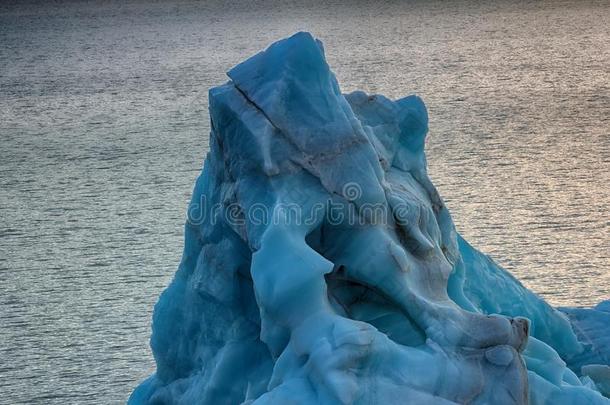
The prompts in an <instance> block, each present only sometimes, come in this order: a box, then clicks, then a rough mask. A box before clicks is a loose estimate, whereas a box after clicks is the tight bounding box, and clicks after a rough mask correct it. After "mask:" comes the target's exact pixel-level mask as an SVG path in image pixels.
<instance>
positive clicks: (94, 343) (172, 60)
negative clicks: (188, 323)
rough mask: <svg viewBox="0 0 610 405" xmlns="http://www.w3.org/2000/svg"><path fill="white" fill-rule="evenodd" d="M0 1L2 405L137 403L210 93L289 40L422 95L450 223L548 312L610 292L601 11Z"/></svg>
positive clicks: (384, 87)
mask: <svg viewBox="0 0 610 405" xmlns="http://www.w3.org/2000/svg"><path fill="white" fill-rule="evenodd" d="M320 3H322V4H318V5H316V4H306V3H303V2H295V3H294V4H287V3H286V2H282V5H277V4H276V5H275V6H272V5H268V4H267V5H264V4H255V5H251V6H248V7H245V6H227V5H220V4H212V3H209V2H208V3H206V4H200V3H187V2H179V3H178V2H174V3H172V2H163V3H153V4H147V3H146V2H139V3H138V2H127V3H125V2H121V3H118V2H117V3H108V2H106V3H103V4H96V3H88V4H80V3H74V4H64V5H47V6H41V5H36V4H30V5H26V4H23V3H22V4H21V5H19V6H17V5H8V4H7V3H6V2H3V3H2V5H0V171H1V172H0V393H1V395H0V403H6V404H15V403H40V404H52V403H57V404H64V403H90V404H110V403H121V402H124V401H125V399H126V398H127V396H128V395H129V393H130V390H131V389H132V388H133V387H134V385H135V384H136V383H137V382H138V381H139V380H141V379H142V378H143V377H145V376H146V375H148V374H149V373H151V372H152V371H153V369H154V363H153V360H152V356H151V354H150V351H149V348H148V338H149V334H150V317H151V311H152V308H153V305H154V303H155V301H156V299H157V296H158V295H159V293H160V292H161V291H162V289H163V288H164V286H166V285H167V283H168V282H169V280H170V278H171V277H172V275H173V273H174V271H175V269H176V266H177V264H178V262H179V260H180V255H181V246H182V225H183V222H184V212H185V209H186V205H187V201H188V199H189V195H190V191H191V187H192V185H193V182H194V180H195V178H196V176H197V174H198V172H199V170H200V167H201V163H202V160H203V157H204V154H205V152H206V150H207V148H208V131H209V124H208V115H207V106H208V105H207V90H208V88H209V87H211V86H214V85H217V84H220V83H223V82H224V81H225V80H227V78H226V76H225V74H224V72H225V71H226V70H227V69H228V68H230V67H232V66H233V65H234V64H236V63H238V62H239V61H241V60H242V59H244V57H246V56H248V55H250V54H252V53H254V52H256V51H258V50H260V49H262V48H264V47H265V46H266V45H268V44H269V43H270V42H272V41H273V40H276V39H278V38H281V37H284V36H287V35H289V34H291V33H293V32H295V31H297V30H303V29H305V30H310V31H312V32H313V33H314V34H315V35H316V36H318V37H320V38H321V39H322V40H323V41H324V43H325V47H326V52H327V57H328V60H329V62H330V64H331V66H332V67H333V68H334V70H335V72H336V73H337V76H338V78H339V81H340V83H341V84H342V86H343V90H344V91H351V90H355V89H363V90H365V91H367V92H373V93H374V92H379V93H383V94H386V95H388V96H391V97H399V96H402V95H406V94H411V93H417V94H419V95H421V96H422V97H423V98H424V99H425V100H426V102H427V104H428V108H429V112H430V116H431V123H430V128H431V136H430V141H429V145H428V156H429V166H430V172H431V175H432V177H433V179H434V181H435V183H436V185H437V186H438V188H439V189H440V191H441V193H442V194H443V196H444V197H445V199H446V201H447V204H448V205H449V207H450V209H451V210H452V212H453V215H454V218H455V221H456V224H457V226H458V228H459V230H460V231H461V232H462V233H463V234H464V235H465V236H466V238H467V239H468V240H470V241H471V242H472V243H473V244H474V245H475V246H477V247H479V248H480V249H482V250H483V251H485V252H488V253H490V254H491V255H492V256H493V257H494V258H495V259H496V260H497V261H498V262H499V263H501V264H502V265H504V266H505V267H506V268H507V269H509V270H510V271H511V272H513V273H514V274H515V275H516V276H518V277H519V278H520V279H521V280H522V281H523V282H524V283H525V284H526V285H527V286H528V287H530V288H532V289H533V290H534V291H536V292H538V293H540V294H541V295H542V296H544V297H545V298H546V299H547V300H549V301H550V302H551V303H552V304H555V305H578V306H584V305H590V304H594V303H596V302H597V301H599V300H601V299H603V298H609V297H610V238H609V236H608V235H609V234H610V232H609V230H610V216H609V213H610V187H609V184H610V128H609V127H610V121H609V117H610V89H609V81H610V80H609V79H610V74H609V66H610V50H609V47H608V43H610V33H609V28H608V27H609V26H610V25H609V24H608V22H609V21H610V7H609V6H608V3H607V2H598V3H595V2H587V1H572V2H559V1H555V2H552V3H551V2H549V3H545V2H538V1H536V2H512V3H511V2H496V4H495V5H485V6H482V5H475V4H474V3H468V2H451V3H450V4H444V3H430V2H419V3H405V2H402V3H403V4H400V3H398V2H397V3H385V4H376V5H365V4H361V5H355V4H354V3H353V2H352V4H351V5H349V6H347V5H340V4H332V2H330V1H325V2H320Z"/></svg>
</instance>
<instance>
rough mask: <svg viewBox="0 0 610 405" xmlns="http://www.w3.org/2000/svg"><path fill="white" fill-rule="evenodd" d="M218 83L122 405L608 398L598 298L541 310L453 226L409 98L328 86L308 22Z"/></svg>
mask: <svg viewBox="0 0 610 405" xmlns="http://www.w3.org/2000/svg"><path fill="white" fill-rule="evenodd" d="M228 76H229V79H230V80H229V81H228V82H227V83H225V84H224V85H221V86H219V87H216V88H213V89H211V90H210V92H209V100H210V118H211V133H210V151H209V153H208V155H207V157H206V160H205V164H204V167H203V170H202V173H201V175H200V176H199V178H198V179H197V181H196V184H195V187H194V191H193V196H192V201H191V203H190V205H189V208H188V215H187V222H186V225H185V242H184V253H183V257H182V261H181V263H180V266H179V268H178V271H177V272H176V274H175V277H174V279H173V280H172V282H171V284H170V285H169V286H168V287H167V289H166V290H165V291H164V292H163V293H162V294H161V297H160V298H159V300H158V302H157V304H156V306H155V309H154V314H153V321H152V337H151V342H150V343H151V348H152V352H153V354H154V358H155V361H156V365H157V368H156V372H155V373H154V374H153V375H152V376H150V377H149V378H148V379H146V380H145V381H143V382H142V383H141V384H140V385H139V386H138V387H137V388H136V389H135V390H134V392H133V393H132V395H131V397H130V398H129V404H134V405H135V404H161V403H163V404H214V405H217V404H253V405H265V404H404V403H415V404H420V403H421V404H463V403H472V404H525V403H532V404H609V403H610V400H608V398H607V397H605V396H604V395H606V396H607V395H608V394H609V387H610V372H609V370H610V367H609V364H610V361H609V360H610V345H609V336H610V323H609V318H610V311H609V308H610V301H608V302H606V303H602V304H600V306H599V307H597V308H595V309H574V308H564V309H561V310H558V309H555V308H553V307H551V306H550V305H548V304H547V303H546V302H545V301H544V300H542V299H541V298H540V297H538V296H537V295H536V294H534V293H532V292H530V291H529V290H527V289H526V288H525V287H524V286H523V285H522V284H521V283H520V282H519V281H518V280H516V279H515V278H514V277H512V276H511V275H510V274H509V273H508V272H506V271H505V270H504V269H502V268H501V267H500V266H498V265H497V264H496V263H495V262H494V261H493V260H491V259H490V258H489V257H487V256H485V255H484V254H482V253H480V252H478V251H477V250H476V249H474V248H473V247H472V246H470V245H469V244H468V243H467V242H466V241H465V240H464V239H463V238H462V237H461V236H460V235H459V234H458V233H457V231H456V229H455V226H454V224H453V221H452V219H451V215H450V213H449V211H448V210H447V207H446V206H445V204H444V203H443V200H442V198H441V197H440V195H439V193H438V191H437V190H436V188H435V187H434V185H433V184H432V182H431V180H430V178H429V176H428V174H427V164H426V156H425V154H424V145H425V139H426V135H427V131H428V115H427V111H426V107H425V105H424V103H423V101H422V100H421V99H420V98H419V97H417V96H407V97H404V98H401V99H399V100H391V99H389V98H386V97H384V96H382V95H368V94H365V93H364V92H361V91H357V92H353V93H351V94H342V93H341V90H340V88H339V84H338V82H337V80H336V78H335V76H334V74H333V73H332V72H331V70H330V68H329V66H328V64H327V62H326V59H325V56H324V48H323V46H322V43H321V42H320V41H318V40H316V39H315V38H313V37H312V35H311V34H309V33H306V32H300V33H297V34H295V35H293V36H291V37H289V38H286V39H283V40H280V41H278V42H276V43H274V44H272V45H271V46H270V47H269V48H268V49H266V50H265V51H263V52H260V53H258V54H256V55H254V56H252V57H251V58H249V59H247V60H246V61H244V62H243V63H241V64H239V65H237V66H235V67H234V68H233V69H231V70H230V71H229V72H228Z"/></svg>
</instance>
